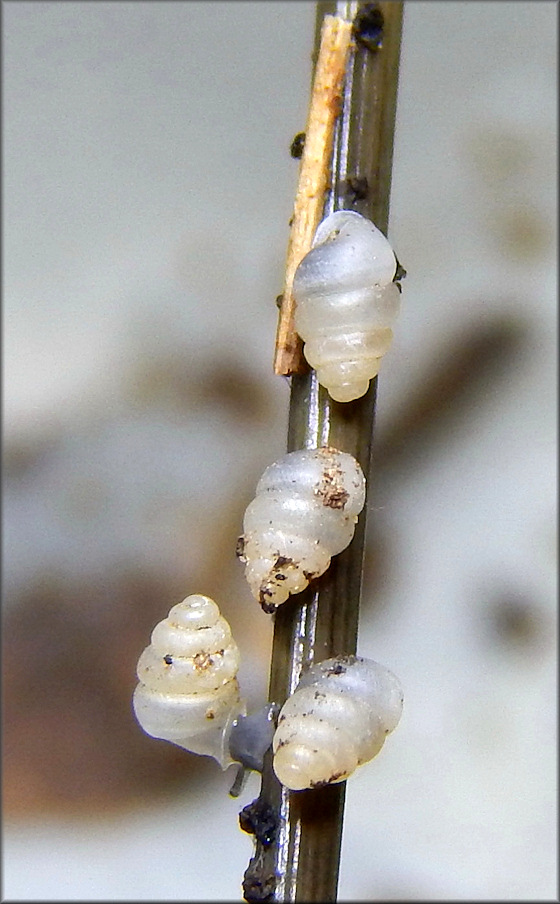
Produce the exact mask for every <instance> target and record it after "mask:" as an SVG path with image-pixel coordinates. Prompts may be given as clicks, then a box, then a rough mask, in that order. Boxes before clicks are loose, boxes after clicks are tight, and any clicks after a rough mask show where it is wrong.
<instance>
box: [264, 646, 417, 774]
mask: <svg viewBox="0 0 560 904" xmlns="http://www.w3.org/2000/svg"><path fill="white" fill-rule="evenodd" d="M402 706H403V694H402V689H401V686H400V684H399V681H398V679H397V678H396V676H395V675H393V673H392V672H391V671H389V669H387V668H385V667H384V666H382V665H380V664H379V663H377V662H374V661H373V660H371V659H363V658H362V657H358V656H344V657H334V658H332V659H325V660H323V661H322V662H319V663H316V664H315V665H313V666H312V667H311V668H310V669H309V670H308V671H307V672H305V673H304V674H303V675H302V678H301V680H300V682H299V684H298V686H297V687H296V689H295V691H294V693H293V694H292V695H291V696H290V697H289V698H288V699H287V700H286V702H285V704H284V706H283V707H282V709H281V710H280V715H279V718H278V727H277V729H276V732H275V734H274V739H273V742H272V750H273V754H274V759H273V768H274V771H275V773H276V776H277V778H278V779H279V781H281V782H282V784H284V785H286V787H288V788H290V789H291V790H293V791H301V790H303V789H304V788H315V787H319V786H322V785H325V784H332V783H336V782H341V781H344V780H345V779H347V778H348V776H349V775H351V773H352V772H354V770H355V769H356V768H357V767H358V766H360V765H362V764H363V763H366V762H368V761H369V760H371V759H373V757H375V756H376V755H377V754H378V753H379V751H380V750H381V748H382V747H383V744H384V742H385V738H386V737H387V735H388V734H389V732H391V731H393V730H394V729H395V728H396V726H397V724H398V722H399V719H400V717H401V713H402Z"/></svg>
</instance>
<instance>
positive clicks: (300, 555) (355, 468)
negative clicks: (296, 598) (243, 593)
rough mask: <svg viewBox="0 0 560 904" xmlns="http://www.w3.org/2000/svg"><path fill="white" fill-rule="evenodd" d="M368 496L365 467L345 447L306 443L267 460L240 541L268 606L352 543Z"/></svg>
mask: <svg viewBox="0 0 560 904" xmlns="http://www.w3.org/2000/svg"><path fill="white" fill-rule="evenodd" d="M364 501H365V478H364V475H363V472H362V469H361V467H360V465H359V464H358V462H357V461H356V459H355V458H353V457H352V455H349V454H348V453H347V452H339V451H338V450H337V449H333V448H331V447H330V446H324V447H322V448H320V449H300V450H298V451H296V452H289V453H288V454H287V455H284V456H283V457H282V458H280V459H279V460H278V461H276V462H274V464H272V465H269V467H268V468H267V469H266V470H265V472H264V474H263V475H262V477H261V479H260V480H259V482H258V484H257V490H256V496H255V498H254V499H253V501H252V502H251V503H250V504H249V505H248V507H247V509H246V511H245V517H244V520H243V530H244V533H243V535H242V536H241V537H240V538H239V547H238V556H239V558H240V559H241V560H242V561H243V562H244V563H245V576H246V578H247V581H248V582H249V586H250V588H251V591H252V593H253V596H254V597H255V599H257V600H258V601H259V602H260V604H261V606H262V608H263V609H264V611H265V612H274V610H275V608H276V607H277V606H278V605H280V603H283V602H285V601H286V600H287V599H288V596H289V595H290V594H293V593H299V592H300V591H301V590H303V589H304V588H305V587H307V585H308V583H309V581H310V580H312V579H313V578H315V577H318V576H319V575H321V574H323V572H324V571H326V570H327V568H328V567H329V564H330V561H331V557H332V556H335V555H337V554H338V553H340V552H342V550H343V549H345V548H346V547H347V546H348V544H349V543H350V541H351V539H352V537H353V535H354V529H355V525H356V522H357V520H358V515H359V513H360V512H361V510H362V508H363V506H364Z"/></svg>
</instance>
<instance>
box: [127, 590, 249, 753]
mask: <svg viewBox="0 0 560 904" xmlns="http://www.w3.org/2000/svg"><path fill="white" fill-rule="evenodd" d="M238 668H239V650H238V648H237V645H236V644H235V642H234V640H233V639H232V636H231V631H230V627H229V625H228V623H227V622H226V620H225V619H224V618H223V617H222V616H221V615H220V612H219V609H218V607H217V605H216V603H214V602H213V600H211V599H210V598H209V597H207V596H202V595H201V594H193V595H192V596H189V597H187V598H186V599H185V600H183V602H182V603H178V605H176V606H173V608H172V609H171V611H170V612H169V615H168V616H167V618H165V619H163V621H161V622H159V624H157V625H156V627H155V628H154V630H153V632H152V637H151V643H150V645H149V646H148V647H146V649H145V650H144V652H143V653H142V655H141V656H140V659H139V660H138V666H137V674H138V679H139V684H138V685H137V687H136V689H135V691H134V696H133V707H134V712H135V715H136V718H137V719H138V722H139V723H140V725H141V726H142V728H143V729H144V731H145V732H146V733H147V734H149V735H152V737H155V738H162V739H164V740H166V741H171V742H172V743H174V744H177V745H178V746H179V747H183V748H184V749H185V750H189V751H191V752H193V753H199V754H206V755H208V756H213V757H214V758H215V759H217V760H218V762H219V763H220V765H221V766H222V767H223V768H224V769H225V768H226V767H227V766H228V765H229V764H230V763H231V762H233V760H232V759H231V757H230V755H229V749H228V737H229V731H230V730H231V725H232V723H233V721H234V719H236V718H237V717H238V716H239V715H240V714H242V713H243V712H244V705H243V703H242V702H241V700H240V696H239V686H238V682H237V671H238Z"/></svg>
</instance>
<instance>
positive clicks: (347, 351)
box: [292, 210, 405, 402]
mask: <svg viewBox="0 0 560 904" xmlns="http://www.w3.org/2000/svg"><path fill="white" fill-rule="evenodd" d="M404 274H405V271H404V270H403V269H402V268H401V267H400V265H399V264H398V262H397V259H396V257H395V254H394V252H393V250H392V248H391V246H390V244H389V242H388V241H387V239H386V238H385V236H384V235H383V233H382V232H381V231H380V230H379V229H378V228H377V226H375V225H374V224H373V223H372V222H371V220H368V219H366V217H363V216H362V215H361V214H359V213H356V212H355V211H352V210H338V211H336V212H335V213H332V214H330V216H328V217H326V218H325V219H324V220H323V221H322V223H320V224H319V228H318V229H317V232H316V233H315V237H314V240H313V246H312V248H311V250H310V251H309V252H308V254H306V255H305V257H304V258H303V259H302V261H301V262H300V264H299V266H298V268H297V270H296V272H295V275H294V281H293V288H292V291H293V295H294V298H295V300H296V312H295V327H296V330H297V332H298V333H299V335H300V336H301V338H302V339H303V340H304V342H305V346H304V350H303V352H304V355H305V357H306V359H307V361H308V362H309V364H310V365H311V367H313V368H315V370H316V371H317V378H318V380H319V383H321V385H322V386H325V387H326V388H327V389H328V391H329V394H330V396H331V397H332V398H333V399H335V400H336V401H338V402H350V401H352V399H358V398H360V396H363V395H364V393H365V392H367V389H368V386H369V381H370V380H371V379H372V378H373V377H374V376H376V374H377V373H378V371H379V367H380V364H381V359H382V357H383V355H384V354H385V352H386V351H387V349H388V348H389V346H390V344H391V340H392V338H393V331H392V329H391V327H392V326H393V324H394V322H395V320H396V318H397V316H398V313H399V309H400V286H399V285H398V284H397V282H395V281H394V280H395V279H400V278H401V277H402V276H403V275H404Z"/></svg>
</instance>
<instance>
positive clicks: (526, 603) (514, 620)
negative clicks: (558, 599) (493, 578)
mask: <svg viewBox="0 0 560 904" xmlns="http://www.w3.org/2000/svg"><path fill="white" fill-rule="evenodd" d="M483 620H484V623H485V627H486V630H487V636H488V639H489V640H490V641H491V642H492V643H493V645H494V646H500V647H502V648H503V649H506V650H508V651H510V652H520V653H523V654H526V655H533V656H539V655H541V654H542V653H544V652H545V651H546V650H548V649H549V646H550V644H551V643H552V642H553V637H554V626H553V625H552V624H551V623H550V620H549V619H548V618H547V617H546V615H545V613H544V612H542V611H540V609H539V607H538V604H537V603H536V601H535V600H533V599H532V598H531V596H530V595H529V594H528V593H523V592H521V591H520V590H519V589H512V588H508V587H502V588H500V589H499V590H498V591H495V592H494V594H493V595H492V596H491V598H490V600H489V601H488V602H487V603H486V604H485V607H484V611H483Z"/></svg>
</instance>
